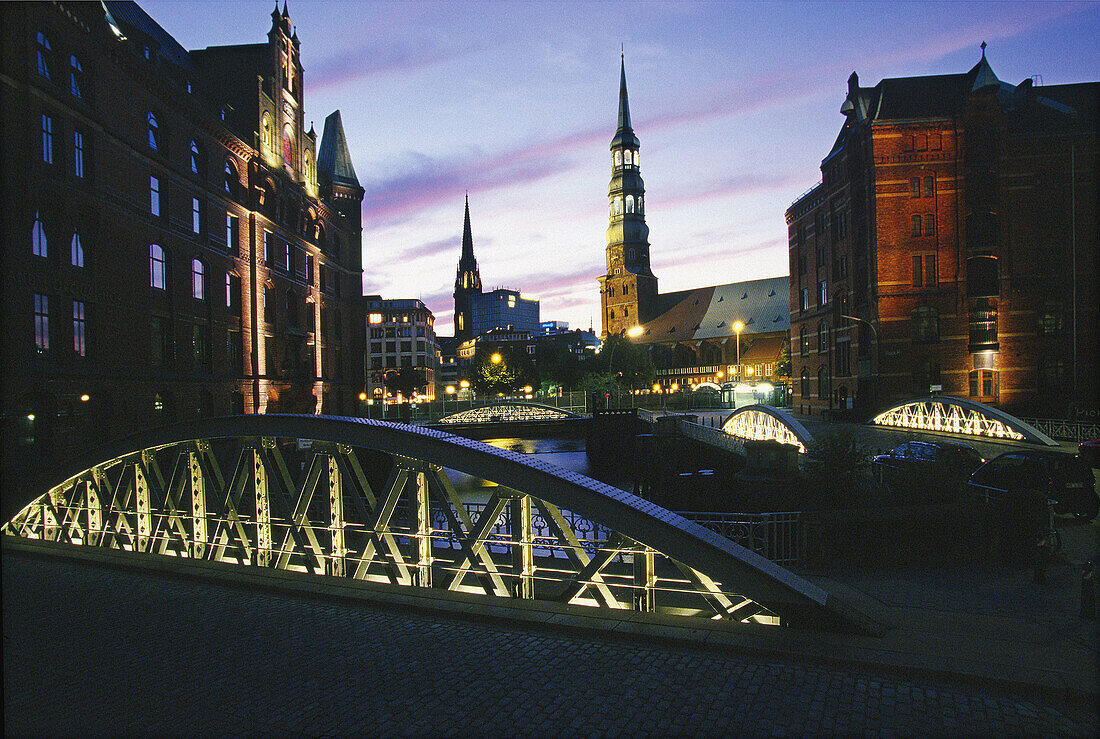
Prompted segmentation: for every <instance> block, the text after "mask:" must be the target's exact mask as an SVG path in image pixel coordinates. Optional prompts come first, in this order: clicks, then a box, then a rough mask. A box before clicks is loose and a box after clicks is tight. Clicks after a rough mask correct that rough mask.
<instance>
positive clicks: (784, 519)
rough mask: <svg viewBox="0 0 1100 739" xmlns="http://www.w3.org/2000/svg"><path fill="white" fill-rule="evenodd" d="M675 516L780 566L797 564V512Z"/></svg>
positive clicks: (800, 534)
mask: <svg viewBox="0 0 1100 739" xmlns="http://www.w3.org/2000/svg"><path fill="white" fill-rule="evenodd" d="M679 515H681V516H683V517H684V518H686V519H688V520H689V521H694V522H695V523H697V524H699V525H700V526H703V527H705V528H708V529H710V530H711V531H714V532H715V533H717V534H721V535H722V536H724V537H726V538H727V539H729V540H730V541H733V542H736V543H738V544H740V545H741V546H743V547H745V548H746V549H751V550H752V551H754V552H756V553H757V554H759V555H761V556H763V557H767V558H768V559H770V560H771V561H773V562H775V563H776V564H780V565H794V564H797V563H798V561H799V558H800V557H801V556H802V550H803V529H802V523H801V516H802V514H801V512H799V511H779V512H774V513H720V512H703V511H680V512H679Z"/></svg>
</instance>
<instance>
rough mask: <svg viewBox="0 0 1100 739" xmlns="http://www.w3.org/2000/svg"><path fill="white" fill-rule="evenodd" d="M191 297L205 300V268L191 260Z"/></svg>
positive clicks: (198, 261)
mask: <svg viewBox="0 0 1100 739" xmlns="http://www.w3.org/2000/svg"><path fill="white" fill-rule="evenodd" d="M191 297H193V298H194V299H195V300H206V266H205V265H204V264H203V263H202V262H201V261H200V260H198V259H192V260H191Z"/></svg>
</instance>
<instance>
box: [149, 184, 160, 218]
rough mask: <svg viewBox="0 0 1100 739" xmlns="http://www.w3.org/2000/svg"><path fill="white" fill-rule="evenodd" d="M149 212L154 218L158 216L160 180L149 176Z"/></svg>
mask: <svg viewBox="0 0 1100 739" xmlns="http://www.w3.org/2000/svg"><path fill="white" fill-rule="evenodd" d="M149 212H150V213H152V214H153V215H155V216H159V215H160V180H159V179H158V178H156V177H153V176H151V175H150V177H149Z"/></svg>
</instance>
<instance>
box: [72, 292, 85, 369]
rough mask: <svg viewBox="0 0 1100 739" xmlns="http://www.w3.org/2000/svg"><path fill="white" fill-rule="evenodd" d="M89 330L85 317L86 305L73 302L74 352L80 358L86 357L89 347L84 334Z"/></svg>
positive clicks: (77, 301)
mask: <svg viewBox="0 0 1100 739" xmlns="http://www.w3.org/2000/svg"><path fill="white" fill-rule="evenodd" d="M86 328H87V322H86V320H85V317H84V303H82V302H80V301H79V300H74V301H73V351H74V352H76V355H77V356H79V357H83V356H85V352H86V350H87V346H86V344H85V340H84V339H85V337H84V332H85V329H86Z"/></svg>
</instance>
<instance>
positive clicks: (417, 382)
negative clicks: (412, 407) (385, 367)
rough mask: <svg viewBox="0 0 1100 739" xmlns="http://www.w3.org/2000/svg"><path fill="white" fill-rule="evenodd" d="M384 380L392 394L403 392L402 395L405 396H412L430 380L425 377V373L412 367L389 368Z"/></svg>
mask: <svg viewBox="0 0 1100 739" xmlns="http://www.w3.org/2000/svg"><path fill="white" fill-rule="evenodd" d="M382 382H383V384H384V385H385V386H386V390H388V391H389V392H390V394H391V395H396V394H398V393H401V396H402V397H404V398H411V397H412V396H413V395H414V394H415V393H416V391H417V390H418V389H421V388H423V387H425V386H426V385H427V384H428V380H427V378H425V377H424V373H423V372H421V371H420V370H417V369H413V368H412V367H402V368H401V369H399V370H389V371H387V372H386V374H385V376H384V377H383V378H382Z"/></svg>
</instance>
